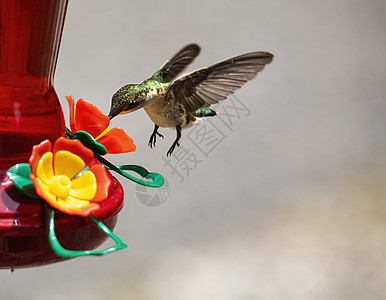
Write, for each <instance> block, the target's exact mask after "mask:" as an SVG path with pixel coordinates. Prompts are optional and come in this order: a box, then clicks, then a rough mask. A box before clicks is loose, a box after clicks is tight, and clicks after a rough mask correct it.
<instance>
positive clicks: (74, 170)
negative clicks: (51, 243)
mask: <svg viewBox="0 0 386 300" xmlns="http://www.w3.org/2000/svg"><path fill="white" fill-rule="evenodd" d="M29 164H30V168H31V175H30V178H31V180H32V182H33V184H34V186H35V190H36V193H37V194H38V196H39V197H41V198H42V199H44V200H45V201H46V202H47V203H48V204H49V205H50V206H51V207H53V208H55V209H57V210H60V211H61V212H64V213H66V214H70V215H78V216H83V217H87V216H88V215H89V214H90V213H92V212H93V211H95V210H97V209H99V207H100V206H99V204H98V203H99V202H101V201H103V200H105V199H106V198H107V196H108V191H109V187H110V182H111V181H110V180H109V178H108V176H107V173H106V169H105V167H104V166H103V165H101V164H100V163H99V162H97V161H96V160H95V159H94V153H93V152H92V151H91V150H90V149H88V148H86V147H85V146H83V145H82V143H81V142H80V141H79V140H70V139H67V138H64V137H60V138H58V139H57V140H56V141H55V143H54V147H53V148H52V145H51V142H50V141H49V140H46V141H44V142H42V143H40V144H39V145H36V146H34V147H33V149H32V154H31V157H30V159H29Z"/></svg>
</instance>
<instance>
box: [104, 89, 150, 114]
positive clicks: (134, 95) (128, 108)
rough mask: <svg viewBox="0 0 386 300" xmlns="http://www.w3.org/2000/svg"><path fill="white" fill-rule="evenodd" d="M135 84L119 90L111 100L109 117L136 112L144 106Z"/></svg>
mask: <svg viewBox="0 0 386 300" xmlns="http://www.w3.org/2000/svg"><path fill="white" fill-rule="evenodd" d="M137 86H138V85H137V84H128V85H125V86H124V87H122V88H120V89H119V90H118V91H117V92H116V93H115V94H114V95H113V97H112V99H111V106H110V112H109V117H110V119H112V118H114V117H115V116H117V115H121V114H126V113H129V112H133V111H136V110H137V109H140V108H142V107H143V106H144V100H145V99H144V97H142V96H141V94H140V93H138V88H137Z"/></svg>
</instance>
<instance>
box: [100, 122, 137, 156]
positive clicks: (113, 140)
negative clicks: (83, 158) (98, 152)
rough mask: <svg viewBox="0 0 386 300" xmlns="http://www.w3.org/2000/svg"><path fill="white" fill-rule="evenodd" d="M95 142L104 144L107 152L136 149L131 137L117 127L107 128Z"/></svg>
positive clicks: (113, 152) (116, 152)
mask: <svg viewBox="0 0 386 300" xmlns="http://www.w3.org/2000/svg"><path fill="white" fill-rule="evenodd" d="M97 142H98V143H101V144H102V145H103V146H105V147H106V150H107V153H109V154H118V153H126V152H133V151H135V149H136V146H135V145H134V142H133V139H132V138H131V137H129V136H128V135H127V134H126V133H125V131H124V130H123V129H122V128H119V127H115V128H113V129H111V130H109V131H108V132H107V133H106V134H104V135H102V136H101V137H99V138H98V139H97Z"/></svg>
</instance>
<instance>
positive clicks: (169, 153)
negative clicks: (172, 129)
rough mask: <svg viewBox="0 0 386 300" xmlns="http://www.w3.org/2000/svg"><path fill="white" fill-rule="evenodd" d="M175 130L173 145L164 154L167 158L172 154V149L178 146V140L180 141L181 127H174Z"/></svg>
mask: <svg viewBox="0 0 386 300" xmlns="http://www.w3.org/2000/svg"><path fill="white" fill-rule="evenodd" d="M176 130H177V137H176V139H175V141H174V143H173V145H172V146H171V147H170V149H169V150H168V152H167V153H166V156H167V157H169V156H171V155H172V153H173V151H174V149H175V148H176V146H177V147H179V146H180V143H179V140H180V139H181V135H182V128H181V126H176Z"/></svg>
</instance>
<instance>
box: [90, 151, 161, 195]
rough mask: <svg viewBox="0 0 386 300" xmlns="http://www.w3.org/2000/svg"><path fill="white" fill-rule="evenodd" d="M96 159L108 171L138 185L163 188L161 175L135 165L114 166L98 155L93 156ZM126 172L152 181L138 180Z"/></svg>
mask: <svg viewBox="0 0 386 300" xmlns="http://www.w3.org/2000/svg"><path fill="white" fill-rule="evenodd" d="M95 157H96V159H97V160H99V161H100V162H101V163H102V164H103V165H104V166H105V167H106V168H107V169H108V170H113V171H115V172H117V173H118V174H120V175H122V176H123V177H125V178H127V179H130V180H132V181H134V182H136V183H138V184H141V185H144V186H147V187H152V188H159V187H161V186H163V184H164V182H165V181H164V178H163V177H162V175H161V174H158V173H150V172H149V171H148V170H146V169H145V168H144V167H141V166H137V165H122V166H116V165H114V164H112V163H111V162H109V161H108V160H106V159H105V158H103V157H101V156H100V155H95ZM124 170H126V171H133V172H135V173H137V174H139V175H141V176H142V177H144V178H146V179H151V180H152V181H145V180H142V179H139V178H137V177H135V176H132V175H130V174H129V173H126V172H124Z"/></svg>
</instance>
